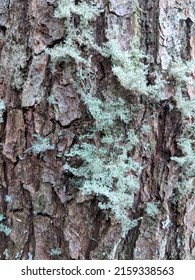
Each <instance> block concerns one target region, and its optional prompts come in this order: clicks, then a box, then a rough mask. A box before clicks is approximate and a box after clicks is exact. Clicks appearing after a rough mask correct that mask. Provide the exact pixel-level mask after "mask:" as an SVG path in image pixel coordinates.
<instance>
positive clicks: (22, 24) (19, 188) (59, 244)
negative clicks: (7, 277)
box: [0, 0, 195, 260]
mask: <svg viewBox="0 0 195 280" xmlns="http://www.w3.org/2000/svg"><path fill="white" fill-rule="evenodd" d="M99 2H101V5H102V7H104V13H102V14H101V17H98V19H97V22H96V25H97V38H96V39H97V41H98V42H104V41H105V33H106V31H107V32H109V31H111V30H112V29H113V27H114V26H115V27H116V26H117V27H119V29H121V30H122V31H123V36H122V35H121V34H122V32H121V33H120V34H119V35H118V36H119V38H118V40H119V42H120V45H121V46H122V47H123V48H124V49H126V48H128V46H129V44H130V43H131V41H132V38H133V36H134V35H135V33H136V28H137V26H136V13H137V11H136V7H137V1H136V0H125V1H121V0H117V1H115V0H109V1H106V0H103V1H99ZM194 5H195V2H194V1H189V0H183V1H177V0H172V1H169V0H158V1H156V0H150V1H148V0H139V7H140V11H139V14H140V18H139V22H140V33H141V40H140V42H141V48H142V50H143V52H145V53H146V54H147V55H149V56H151V57H152V61H151V67H153V68H155V66H156V65H158V66H159V67H160V69H161V71H162V74H164V73H165V72H166V70H167V68H168V65H169V61H170V60H171V58H172V56H173V55H174V54H175V53H176V54H177V55H179V57H180V58H181V59H182V60H184V61H186V60H194V59H195V33H194V27H195V25H194V24H195V10H194V8H193V6H194ZM56 7H57V1H56V0H40V1H38V0H17V1H15V0H0V53H1V58H0V59H1V60H0V61H1V64H0V67H1V68H0V99H1V100H3V101H4V103H5V107H6V110H5V111H4V113H3V122H2V123H1V124H0V137H1V146H0V149H1V152H0V178H1V180H0V213H3V214H4V216H5V219H4V223H5V224H6V225H7V226H8V227H9V228H10V229H11V234H10V235H8V236H6V235H5V233H4V232H0V240H1V242H0V259H12V260H13V259H29V258H33V259H39V260H40V259H136V260H139V259H194V258H195V238H194V237H195V227H194V218H195V197H194V194H193V192H190V193H188V194H187V195H185V196H179V198H178V201H177V202H176V203H175V202H173V198H174V197H175V196H177V195H178V191H177V187H176V185H177V184H178V182H179V174H180V172H181V170H180V169H178V168H177V165H176V163H175V161H174V160H172V159H171V157H173V156H181V155H182V152H181V149H180V148H179V147H178V145H177V141H178V139H179V137H180V136H181V134H182V131H183V130H184V128H185V127H186V125H187V124H188V123H190V122H192V121H193V120H192V119H190V118H188V119H184V118H182V115H181V112H180V111H179V110H178V109H177V107H176V105H175V100H174V93H175V88H174V84H172V83H170V84H168V85H167V86H166V87H165V88H164V91H163V92H159V95H160V97H161V101H160V102H159V104H158V105H156V104H151V102H148V103H147V102H146V101H143V98H142V97H137V96H131V97H130V98H129V97H127V95H126V90H125V89H124V88H123V87H122V86H121V85H120V84H119V82H118V81H117V79H116V77H114V76H113V74H112V72H111V61H110V59H109V58H104V57H102V56H101V55H98V54H95V55H94V57H93V60H94V63H95V66H96V68H97V80H98V86H99V89H100V90H104V89H106V90H107V91H108V92H111V91H112V90H115V91H116V90H117V91H118V92H119V94H120V95H121V96H123V97H124V98H125V100H126V102H131V103H132V104H133V105H139V110H138V111H137V112H136V113H135V114H133V122H134V128H135V130H136V131H139V130H140V129H141V128H142V126H143V125H148V126H149V129H150V132H149V133H148V132H147V133H145V134H144V133H143V134H142V135H140V139H139V140H140V146H139V147H140V148H139V149H137V150H136V151H135V155H136V158H137V160H138V162H139V163H140V164H141V165H142V166H143V167H144V168H143V170H142V173H141V175H140V178H139V181H140V188H139V189H138V191H137V192H136V194H135V198H134V206H133V209H131V211H130V218H132V219H137V218H138V219H139V218H140V217H141V218H142V219H141V220H140V221H139V223H138V226H136V227H135V228H133V229H132V230H130V231H129V233H128V235H127V236H126V237H125V238H121V235H120V227H119V225H118V224H117V222H115V223H114V222H113V221H112V220H111V219H110V218H109V217H107V216H106V213H105V212H104V211H101V210H100V209H99V207H98V201H97V199H96V197H95V196H90V197H83V196H82V195H81V193H80V192H79V190H78V189H76V188H71V187H70V185H69V179H70V176H71V175H70V174H69V173H66V172H65V171H64V167H63V166H64V164H65V157H64V156H63V154H64V153H65V152H69V150H70V148H71V147H72V146H73V145H74V144H75V143H76V142H77V140H78V136H80V135H83V134H84V133H85V132H86V130H87V127H88V126H89V125H90V123H91V121H92V119H91V117H89V116H88V114H87V110H86V108H85V106H84V105H83V103H82V101H81V99H80V96H79V94H78V93H77V92H76V91H75V89H74V87H73V85H72V79H73V77H74V76H73V72H74V67H75V66H74V65H72V67H71V65H70V68H64V65H63V63H57V64H56V66H55V71H53V70H52V66H51V59H50V56H49V55H48V54H47V53H46V52H45V51H44V50H43V49H42V46H45V47H47V48H49V49H53V48H54V46H56V45H58V44H59V43H61V42H63V41H64V40H65V38H66V32H65V29H64V24H63V20H59V19H56V18H54V16H53V13H54V10H55V8H56ZM138 83H139V77H138ZM53 93H55V100H56V101H57V103H56V104H51V103H50V102H49V101H48V97H50V96H51V95H52V94H53ZM188 94H189V98H191V99H193V98H195V93H194V92H193V90H192V89H189V92H188ZM129 99H131V100H130V101H129ZM170 106H172V107H173V109H172V110H170ZM34 134H38V135H41V136H42V137H49V138H50V140H51V144H52V145H53V146H54V147H55V148H54V149H51V150H47V151H45V152H44V153H40V154H33V153H31V152H28V149H30V148H31V146H32V143H33V141H35V137H34ZM97 141H98V140H97ZM148 147H149V149H148ZM149 151H150V152H149ZM6 198H7V199H6ZM153 201H157V202H158V203H159V209H160V213H159V215H158V216H156V217H155V219H153V218H151V217H149V216H148V214H147V213H146V211H144V207H143V205H146V204H147V203H148V202H153ZM55 248H59V249H60V254H59V255H55V254H54V255H53V254H52V249H55Z"/></svg>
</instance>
